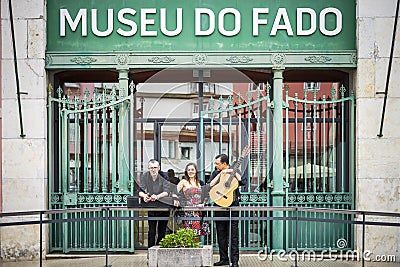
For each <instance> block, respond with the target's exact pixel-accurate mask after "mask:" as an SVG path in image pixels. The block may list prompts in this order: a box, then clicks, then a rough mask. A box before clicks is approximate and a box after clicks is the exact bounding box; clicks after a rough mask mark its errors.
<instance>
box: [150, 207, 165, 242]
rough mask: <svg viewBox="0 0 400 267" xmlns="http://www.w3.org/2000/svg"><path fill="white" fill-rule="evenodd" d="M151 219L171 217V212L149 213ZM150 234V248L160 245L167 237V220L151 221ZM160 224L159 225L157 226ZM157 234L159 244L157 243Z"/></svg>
mask: <svg viewBox="0 0 400 267" xmlns="http://www.w3.org/2000/svg"><path fill="white" fill-rule="evenodd" d="M148 216H149V218H151V217H169V211H149V213H148ZM148 223H149V234H148V247H149V248H150V247H152V246H154V245H156V244H157V245H158V244H159V243H160V241H161V239H163V238H164V236H165V231H166V230H167V224H168V219H167V220H149V221H148ZM157 223H158V224H157ZM156 234H157V243H156Z"/></svg>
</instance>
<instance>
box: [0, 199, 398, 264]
mask: <svg viewBox="0 0 400 267" xmlns="http://www.w3.org/2000/svg"><path fill="white" fill-rule="evenodd" d="M221 209H223V210H227V211H238V212H240V213H241V214H242V215H243V214H244V212H248V211H252V212H258V213H260V214H264V215H263V216H260V217H247V216H241V217H240V218H238V220H240V221H241V222H244V221H247V220H249V219H251V220H254V221H291V222H293V223H294V225H293V227H294V229H299V228H300V227H299V226H300V223H302V222H310V223H314V224H316V225H319V224H324V223H337V224H345V225H351V226H352V227H351V228H354V231H358V232H359V233H360V237H359V240H360V244H359V245H358V246H357V249H356V250H354V251H350V252H355V253H350V254H349V255H352V256H354V255H356V256H357V257H356V258H351V257H350V258H348V259H345V260H350V261H354V260H359V261H361V264H362V266H365V262H366V261H367V260H368V257H369V256H371V253H372V254H373V253H374V251H371V250H370V249H371V246H372V247H376V244H374V243H369V246H368V245H367V242H366V241H367V240H366V236H367V235H368V234H369V233H370V231H374V232H376V227H396V228H398V227H400V223H399V218H400V214H399V213H388V212H371V211H358V210H340V209H314V208H304V207H233V208H218V207H204V208H203V209H202V210H203V211H204V212H207V213H208V214H212V213H213V212H215V211H218V210H221ZM185 210H193V208H191V209H189V208H187V209H185ZM140 211H147V209H142V208H135V209H128V208H126V207H109V206H104V207H96V208H85V209H59V210H42V211H26V212H12V213H0V218H2V219H5V220H2V221H0V228H4V227H10V226H12V227H19V226H22V227H23V226H26V225H39V237H38V239H39V251H43V244H44V242H43V237H44V236H43V232H44V231H43V230H44V228H45V226H46V225H49V227H50V228H52V225H54V224H71V223H74V222H79V223H84V222H93V221H94V222H98V223H101V225H103V226H104V227H102V228H96V229H94V232H93V234H94V235H96V236H103V239H102V242H103V247H102V249H101V250H100V251H101V252H102V253H104V256H105V259H104V260H105V266H109V265H108V255H109V252H110V249H111V248H112V247H111V243H112V242H113V241H112V239H113V238H114V237H113V234H114V233H113V232H112V231H111V230H112V228H111V227H110V225H112V224H115V223H116V222H120V221H126V222H133V223H128V224H126V227H128V228H129V227H130V226H131V225H134V224H136V222H140V221H143V220H151V219H162V218H143V217H141V216H137V215H135V216H126V215H127V214H130V213H133V214H139V212H140ZM273 211H282V212H286V213H290V214H292V216H287V217H274V216H269V215H267V214H273ZM81 213H85V214H90V216H80V215H79V214H81ZM309 213H311V214H319V215H318V216H308V214H309ZM73 214H75V215H73ZM117 214H118V215H117ZM332 214H342V215H348V216H347V217H346V216H337V219H336V218H333V217H332V216H331V215H332ZM55 215H64V216H55ZM56 217H58V218H59V219H54V218H56ZM323 218H324V219H323ZM344 218H354V219H350V220H348V219H344ZM165 219H171V220H173V219H174V218H173V217H172V218H165ZM190 219H191V220H193V217H192V218H190ZM198 219H200V218H198ZM204 219H205V220H208V221H214V220H220V219H223V220H226V217H225V218H222V217H205V218H204ZM126 230H127V231H128V230H129V229H126ZM396 230H397V229H396ZM304 238H305V239H307V238H308V237H306V236H304V235H302V234H301V233H300V231H296V236H295V246H294V248H292V249H286V250H285V251H286V252H290V253H293V252H297V251H300V250H302V249H300V248H299V247H298V244H301V243H302V242H303V239H304ZM347 244H348V243H347V240H346V239H344V238H343V239H340V240H338V242H336V244H335V245H334V246H332V247H330V249H331V250H330V251H331V252H332V253H335V251H336V252H337V251H339V250H350V249H351V248H349V247H348V246H347ZM268 249H269V248H268V247H264V248H263V249H261V250H257V252H258V255H259V256H263V255H266V253H269V251H268ZM82 251H84V250H82ZM260 252H261V254H260ZM275 252H278V251H275ZM308 252H313V248H312V247H310V249H309V250H308ZM366 252H368V253H366ZM389 253H393V252H389ZM43 254H44V253H39V252H38V254H37V255H36V256H37V257H38V258H39V263H38V265H39V266H43ZM292 255H296V254H292ZM297 255H300V254H297ZM313 255H314V257H317V258H316V259H317V260H318V261H321V262H322V259H323V256H324V254H321V255H318V254H313ZM326 255H327V254H326V251H325V256H326ZM335 255H336V254H335ZM345 255H347V254H345ZM392 256H393V257H391V258H392V259H396V255H392ZM320 257H321V258H320ZM298 260H301V259H299V258H298V257H296V258H295V259H294V263H295V264H294V265H293V266H298V265H297V264H298ZM311 260H313V259H311ZM328 260H329V261H331V260H332V258H330V259H328ZM339 260H340V259H339ZM339 264H340V263H339Z"/></svg>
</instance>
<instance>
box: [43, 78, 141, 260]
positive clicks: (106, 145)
mask: <svg viewBox="0 0 400 267" xmlns="http://www.w3.org/2000/svg"><path fill="white" fill-rule="evenodd" d="M50 89H51V88H50ZM131 89H132V88H131ZM131 103H132V95H128V94H127V93H125V92H124V90H118V89H117V87H116V86H113V87H112V88H109V89H106V88H90V89H85V90H84V92H81V90H80V89H79V88H68V85H64V88H63V89H62V88H61V87H59V88H58V89H57V92H55V93H54V92H53V91H52V90H49V96H48V120H49V123H48V125H49V134H48V142H49V145H48V147H49V207H50V209H59V208H87V207H98V206H125V205H126V202H127V201H126V199H127V196H129V195H132V192H133V186H134V185H133V183H132V181H133V180H134V179H133V177H132V174H131V173H130V172H129V170H130V169H131V168H130V166H132V165H133V162H132V156H131V155H130V153H129V151H132V144H133V143H132V138H130V131H131V130H130V129H131V127H129V125H130V124H131V120H130V119H129V118H130V117H132V112H133V111H132V105H131ZM130 213H131V212H130V211H115V212H113V214H110V216H129V215H131V214H130ZM91 216H92V217H93V216H94V217H103V216H105V214H101V212H99V213H90V214H89V213H85V212H81V213H71V214H68V215H54V217H53V219H61V218H62V219H87V220H86V221H81V222H67V223H56V224H52V225H51V227H50V251H51V252H53V251H62V252H70V251H99V250H103V249H105V225H104V224H103V222H102V221H97V220H93V218H92V217H91ZM91 219H92V220H91ZM108 231H109V232H110V235H109V236H110V240H109V248H110V250H112V251H133V249H134V233H135V225H134V223H133V222H132V221H112V222H110V225H109V229H108Z"/></svg>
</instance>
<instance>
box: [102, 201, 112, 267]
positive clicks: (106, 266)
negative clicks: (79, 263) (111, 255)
mask: <svg viewBox="0 0 400 267" xmlns="http://www.w3.org/2000/svg"><path fill="white" fill-rule="evenodd" d="M103 210H105V212H106V223H105V224H106V236H105V243H106V244H105V246H106V265H104V267H111V265H108V211H109V208H108V207H107V208H104V209H103Z"/></svg>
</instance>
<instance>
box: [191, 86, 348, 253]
mask: <svg viewBox="0 0 400 267" xmlns="http://www.w3.org/2000/svg"><path fill="white" fill-rule="evenodd" d="M329 85H332V89H331V90H330V88H329V89H328V90H327V89H326V88H325V89H324V90H323V87H324V86H325V87H326V84H325V85H320V84H318V87H315V88H314V87H312V88H308V87H307V83H304V86H305V87H304V88H303V87H301V90H299V89H298V87H296V86H293V87H294V88H292V89H289V87H288V85H286V89H287V90H286V95H285V96H284V99H281V100H279V99H276V100H274V101H271V99H270V95H269V91H270V86H269V85H268V84H267V85H266V86H264V85H260V86H259V87H257V89H256V90H252V91H249V92H247V94H246V96H244V97H242V96H241V95H240V94H237V95H233V96H229V97H228V98H227V99H223V98H220V99H218V100H214V99H210V102H209V110H206V111H203V112H202V113H201V120H200V129H201V132H200V136H201V140H204V143H203V144H201V146H200V150H201V155H204V153H207V154H209V153H211V154H212V155H214V154H215V155H216V154H219V153H226V154H228V155H229V157H230V162H234V161H235V160H236V159H237V158H238V157H239V156H240V152H241V150H242V148H243V147H244V146H245V145H247V144H250V145H251V154H250V159H251V160H250V161H247V162H245V163H244V164H242V172H243V173H244V174H246V175H247V176H248V178H249V184H248V186H247V187H245V188H241V201H240V204H241V206H257V205H268V206H273V205H275V206H276V205H277V204H274V203H273V195H272V192H273V188H274V182H275V183H276V180H280V179H282V180H283V187H284V192H285V193H284V205H285V206H301V207H315V208H338V209H352V208H353V199H354V196H353V195H354V193H353V191H354V185H353V183H354V165H353V164H354V148H353V147H354V143H353V142H354V141H353V140H354V97H353V96H352V95H351V96H348V97H345V88H344V87H343V86H342V87H341V88H340V90H337V89H335V88H336V87H337V86H338V84H332V83H329ZM301 86H303V83H301ZM296 88H297V89H296ZM302 91H303V95H304V97H303V98H302V99H300V98H299V97H298V95H299V93H301V92H302ZM329 91H330V92H329ZM289 92H292V94H293V96H289ZM326 93H330V95H329V96H327V95H326ZM310 96H311V99H309V97H310ZM277 101H283V104H282V105H281V106H282V107H283V114H282V115H283V116H282V118H278V119H277V118H276V116H275V118H274V115H273V114H274V110H273V109H274V107H275V108H276V107H277V106H279V105H277ZM279 124H281V125H279ZM274 127H275V128H276V127H282V128H283V135H282V136H281V137H280V138H279V137H274V131H273V128H274ZM277 142H282V143H283V151H282V153H283V154H284V161H283V166H281V168H282V170H281V171H282V172H281V173H282V174H283V176H282V178H277V177H275V179H274V177H273V174H274V173H276V172H274V171H273V168H279V166H277V165H275V164H274V159H275V157H276V156H277V154H276V153H279V152H278V151H274V147H275V145H274V144H276V143H277ZM206 146H207V147H208V148H211V150H212V151H205V147H206ZM202 158H204V157H202V156H200V159H202ZM204 164H205V163H204V161H202V160H200V162H199V166H200V168H199V169H200V170H203V169H207V168H208V169H209V170H210V171H212V170H213V166H212V164H211V165H210V166H205V165H204ZM277 173H279V172H277ZM202 175H203V177H204V173H203V174H202ZM282 180H281V181H282ZM241 215H242V216H246V217H251V216H254V217H257V216H260V214H257V213H255V212H250V211H249V212H244V213H242V214H241ZM265 215H270V216H272V215H273V213H271V214H265ZM285 215H294V214H288V213H286V214H283V216H285ZM299 216H301V217H305V216H318V215H317V214H313V215H306V214H299ZM323 216H324V217H323V218H321V219H337V218H338V216H347V215H335V214H331V215H323ZM278 217H279V216H278ZM344 219H349V220H351V219H352V218H351V217H348V218H344ZM294 223H295V222H293V221H286V222H285V223H284V227H283V229H282V231H276V230H275V231H274V229H273V228H274V223H272V222H270V221H265V222H260V221H257V220H254V221H242V222H241V224H240V228H241V229H240V233H241V236H240V245H241V247H242V249H248V250H259V249H264V248H265V247H267V248H270V249H271V248H272V249H286V250H290V249H293V248H295V247H296V236H295V235H296V233H295V229H296V228H295V225H294ZM278 226H279V224H278ZM298 233H299V244H298V248H299V249H314V250H318V249H327V248H338V249H349V248H351V247H352V242H353V229H352V227H351V226H342V225H339V224H336V223H329V222H318V223H317V222H312V223H311V222H307V221H303V222H300V223H299V232H298ZM274 240H278V242H274ZM279 240H284V242H283V247H280V245H279V244H280V242H279ZM343 241H345V243H346V244H347V245H346V246H343V244H344V243H343ZM339 242H340V243H339ZM276 244H278V245H276Z"/></svg>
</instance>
